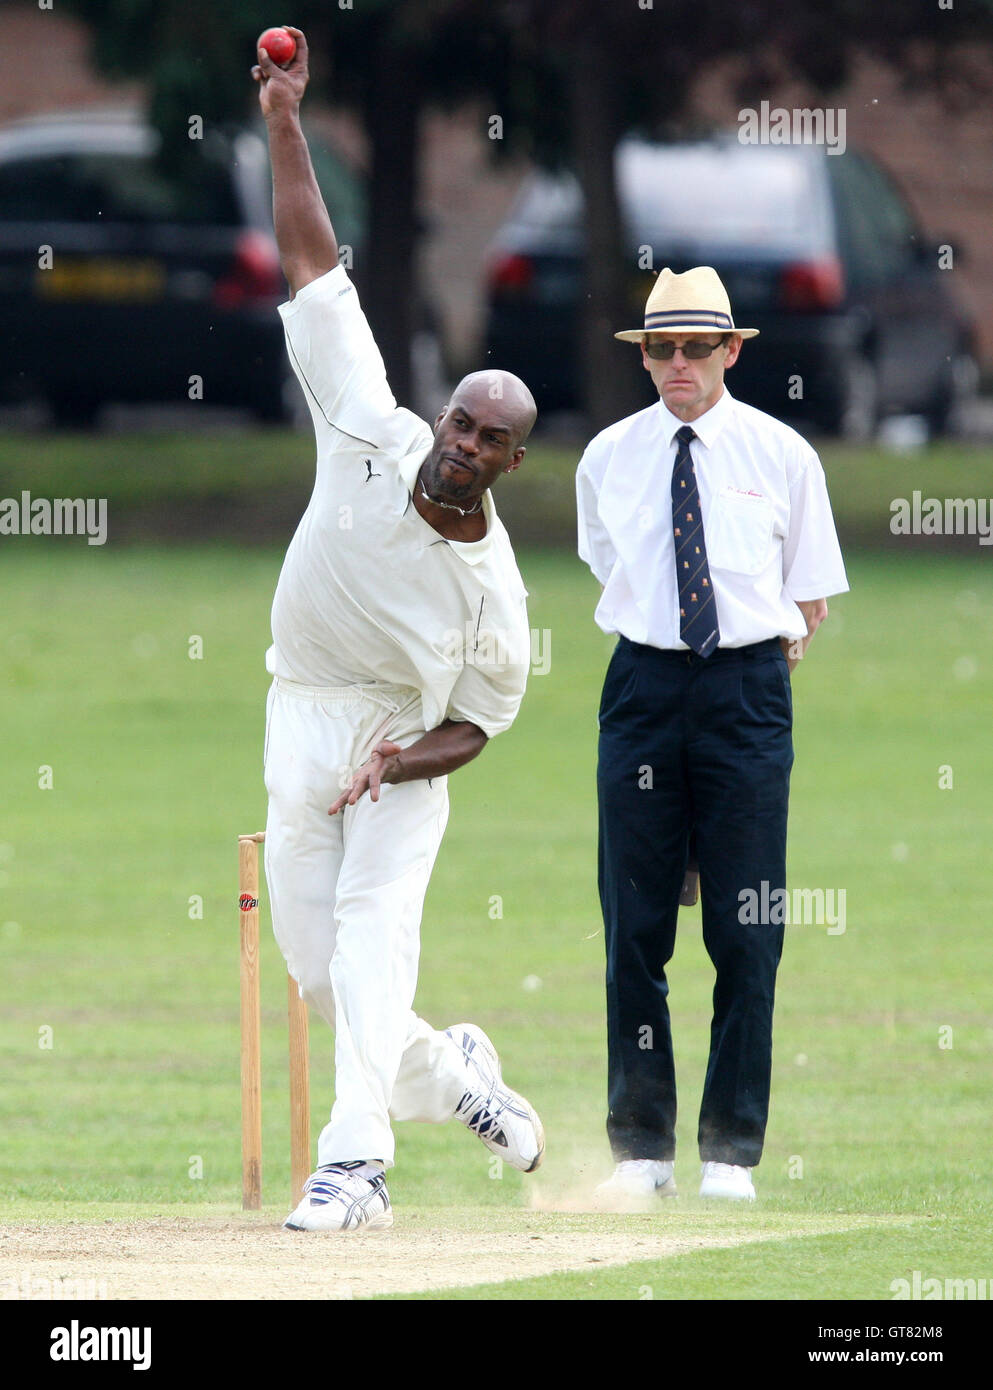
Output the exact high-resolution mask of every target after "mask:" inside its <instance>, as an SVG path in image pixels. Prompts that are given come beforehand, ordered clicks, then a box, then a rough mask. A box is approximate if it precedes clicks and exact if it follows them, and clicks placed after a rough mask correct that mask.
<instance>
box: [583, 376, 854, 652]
mask: <svg viewBox="0 0 993 1390" xmlns="http://www.w3.org/2000/svg"><path fill="white" fill-rule="evenodd" d="M684 423H685V422H684V421H682V420H680V419H678V418H677V417H676V416H675V415H673V414H672V412H671V411H670V410H669V409H668V408H667V407H666V405H665V404H664V402H663V401H662V400H661V399H660V400H659V401H658V402H657V403H656V404H655V405H651V406H649V407H648V409H647V410H642V411H639V412H638V414H637V415H631V416H629V417H628V418H627V419H626V420H620V421H619V422H618V423H617V424H615V425H611V426H610V427H609V428H608V429H606V430H603V431H602V433H600V434H598V435H597V436H596V438H595V439H593V440H592V441H591V443H590V444H589V446H588V448H587V449H586V452H585V453H584V454H583V457H582V459H581V460H580V464H579V469H578V472H577V475H576V490H577V508H578V513H579V554H580V556H581V558H582V559H583V560H585V561H586V563H587V564H588V565H589V567H590V569H591V570H592V571H593V573H594V575H595V576H596V577H597V579H598V580H599V581H600V583H601V584H602V585H603V593H602V595H601V596H600V602H599V604H598V606H597V610H596V615H595V616H596V621H597V624H598V625H599V626H600V627H601V628H602V629H603V630H604V632H617V633H621V634H622V635H623V636H625V637H627V638H629V639H630V640H631V641H632V642H641V643H645V644H647V645H649V646H652V647H662V648H676V649H680V650H683V651H686V650H687V646H686V643H685V642H683V641H682V639H681V638H680V635H679V595H678V590H677V587H676V560H675V551H674V542H673V535H672V495H671V491H670V488H671V482H672V469H673V465H674V463H675V461H676V449H677V441H676V438H675V434H676V431H677V430H678V429H680V428H682V426H683V424H684ZM692 428H693V430H694V431H695V432H696V434H697V436H698V437H697V438H696V439H694V440H693V441H692V442H691V444H690V453H691V455H692V457H693V464H694V468H695V471H696V480H697V487H698V489H699V492H700V510H701V514H702V517H703V533H704V538H705V541H706V547H707V561H708V564H709V566H710V575H711V579H712V581H713V586H714V597H715V599H716V602H717V621H718V625H719V626H720V630H721V641H720V645H721V646H722V647H743V646H748V645H749V644H750V643H752V642H762V641H765V640H766V639H768V638H770V637H806V635H807V624H806V622H805V621H804V617H803V614H802V613H801V612H800V609H799V608H798V607H797V602H796V601H797V600H798V599H818V598H827V597H829V596H830V595H831V594H841V593H844V592H845V591H846V590H847V589H848V579H847V577H846V575H845V566H844V562H843V561H842V558H841V548H840V546H839V545H838V536H837V532H836V531H835V526H834V518H833V517H832V515H831V503H830V501H829V499H828V493H827V485H826V483H825V479H824V469H823V468H822V467H821V463H820V460H819V459H818V457H817V455H816V453H815V452H814V450H813V449H812V448H811V447H810V445H809V444H808V443H807V442H806V440H805V439H803V438H802V437H801V436H800V435H799V434H797V432H796V430H793V429H790V427H789V426H788V425H784V424H782V422H781V421H779V420H776V419H774V418H773V417H772V416H771V415H766V414H764V413H763V412H762V411H760V410H755V409H754V408H753V407H752V406H749V405H744V404H743V403H742V402H741V401H736V400H735V399H734V397H733V396H732V395H731V394H730V392H729V391H728V389H727V387H726V386H725V388H724V392H723V394H722V395H721V397H720V399H719V400H718V401H717V403H716V405H714V406H712V407H711V408H710V410H708V411H707V412H706V413H705V414H704V415H701V416H700V418H699V419H698V420H694V421H692Z"/></svg>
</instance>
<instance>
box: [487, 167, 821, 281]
mask: <svg viewBox="0 0 993 1390" xmlns="http://www.w3.org/2000/svg"><path fill="white" fill-rule="evenodd" d="M617 177H618V193H619V195H620V200H621V205H622V209H623V213H624V217H625V220H626V222H627V229H628V234H629V238H630V240H631V241H632V243H633V244H634V245H641V244H644V245H649V246H665V245H668V246H673V245H675V246H680V247H683V246H685V247H687V248H689V247H694V246H701V245H706V246H707V247H715V248H718V249H719V248H721V247H726V248H728V250H729V251H737V252H740V251H741V250H742V249H743V248H748V249H749V250H751V251H755V250H762V251H765V252H768V253H769V254H770V255H775V254H779V253H783V252H788V253H793V252H796V251H804V252H810V251H816V250H819V249H821V248H822V247H823V246H824V245H825V244H826V242H827V240H828V239H829V236H830V204H829V201H828V194H827V190H826V188H825V184H824V180H823V178H822V177H821V176H820V173H819V168H818V160H817V158H816V157H811V155H810V152H808V151H796V150H792V149H783V148H772V147H768V146H742V145H738V144H737V143H736V142H731V141H728V142H727V143H726V144H724V143H720V144H706V145H700V144H688V145H685V146H679V145H676V146H653V145H646V144H642V143H641V142H638V141H627V142H625V143H623V144H622V145H621V146H620V148H619V150H618V161H617ZM582 209H583V197H582V191H581V189H580V186H579V183H578V181H577V180H576V179H575V178H574V177H573V176H572V175H571V174H566V175H539V176H537V178H536V179H535V180H534V181H533V182H532V183H531V185H530V187H529V188H528V190H527V191H526V193H525V194H524V196H523V198H522V200H521V202H520V204H519V206H518V207H517V209H516V210H515V214H514V223H515V225H516V227H517V228H518V229H519V231H520V232H522V233H523V234H524V235H525V236H530V237H534V236H535V235H537V236H540V237H541V238H542V239H544V240H547V241H548V242H549V243H558V244H559V245H560V246H562V247H565V246H567V245H568V244H569V243H570V242H572V241H573V240H574V239H575V237H576V236H578V234H579V233H580V229H581V226H582Z"/></svg>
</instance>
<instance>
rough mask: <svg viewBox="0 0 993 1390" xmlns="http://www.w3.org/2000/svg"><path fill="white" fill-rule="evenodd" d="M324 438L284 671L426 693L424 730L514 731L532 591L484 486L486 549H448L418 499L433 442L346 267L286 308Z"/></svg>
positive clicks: (284, 623) (288, 565)
mask: <svg viewBox="0 0 993 1390" xmlns="http://www.w3.org/2000/svg"><path fill="white" fill-rule="evenodd" d="M279 312H280V314H281V315H282V319H283V326H284V329H285V332H286V343H287V349H288V351H289V356H290V361H291V363H292V364H293V370H294V371H295V372H296V374H297V376H298V378H299V380H300V384H301V385H302V386H303V390H304V394H305V395H306V398H307V403H308V405H309V406H310V413H311V415H312V416H313V420H314V430H315V433H316V436H317V479H316V482H315V485H314V492H313V495H312V496H311V499H310V503H309V505H308V507H307V510H306V511H305V513H304V515H303V518H302V519H301V521H300V525H299V526H298V528H297V531H296V534H295V535H294V537H293V540H292V541H291V542H290V546H289V549H288V551H287V553H286V559H285V560H284V562H283V568H282V572H281V573H280V576H279V583H278V585H277V588H276V595H275V598H274V600H273V605H272V635H273V647H272V648H271V649H270V651H269V654H268V657H267V660H266V664H267V666H268V668H269V670H270V672H272V674H274V675H276V676H281V677H284V678H286V679H288V680H292V681H297V682H299V683H300V684H303V685H310V686H343V685H353V684H361V685H372V686H375V685H400V686H406V687H410V688H413V689H414V690H417V691H419V692H420V695H421V702H422V707H423V715H424V727H425V729H432V728H434V727H435V726H436V725H438V724H440V723H441V722H442V721H443V720H444V719H446V718H450V719H465V720H470V721H471V722H472V723H473V724H477V725H478V726H479V727H480V728H481V729H482V730H483V731H484V733H486V734H487V735H488V736H490V737H493V736H494V735H495V734H498V733H500V732H501V731H502V730H504V729H506V728H508V727H509V726H510V724H511V723H512V722H513V720H514V717H515V715H516V714H517V711H518V708H519V707H520V703H521V699H522V697H523V695H524V686H525V682H526V679H527V673H528V667H529V664H530V631H529V627H528V618H527V609H526V602H525V601H526V597H527V594H526V590H525V588H524V583H523V581H522V579H521V576H520V573H519V571H518V568H517V564H516V561H515V560H514V552H513V550H512V548H511V545H510V539H509V537H508V535H507V532H506V530H505V529H504V526H503V524H502V523H501V521H500V520H499V518H498V517H497V514H496V509H495V507H494V505H493V500H492V498H491V496H490V494H489V492H486V493H485V494H484V496H483V512H484V515H485V517H486V535H485V536H484V537H483V539H482V540H479V541H472V542H464V541H449V540H445V538H444V537H443V536H440V535H439V534H438V532H437V531H435V530H434V528H433V527H431V526H429V525H428V523H427V522H426V521H425V520H424V518H423V517H422V516H421V515H420V514H419V513H418V511H417V509H416V508H415V506H414V504H413V501H412V499H411V491H412V490H413V488H414V485H415V482H416V479H417V474H418V472H419V470H420V467H421V464H422V463H423V462H424V459H425V456H426V455H427V453H428V451H429V449H430V447H431V444H432V441H433V435H432V432H431V429H430V428H429V426H428V425H427V424H426V423H425V422H424V421H423V420H421V419H419V418H418V417H417V416H416V415H414V414H412V413H411V411H409V410H405V409H403V408H401V407H398V406H397V404H396V401H395V400H394V399H393V396H392V394H391V392H390V389H389V386H388V384H387V381H386V372H385V369H384V366H383V359H382V357H381V356H380V354H379V349H378V348H377V347H376V344H375V341H374V339H373V336H372V332H371V330H370V328H369V325H368V323H367V321H366V317H365V315H364V313H363V312H362V309H361V307H360V305H359V299H358V295H357V294H356V292H355V287H354V286H353V284H352V283H351V281H350V280H349V278H348V276H347V274H346V273H345V270H344V269H343V268H342V267H341V266H336V267H335V269H334V270H331V271H329V272H328V273H327V274H326V275H322V276H321V277H320V278H319V279H317V280H313V281H311V283H310V284H308V285H305V286H304V288H303V289H302V290H300V291H299V293H298V294H297V295H296V297H295V298H294V299H292V300H290V301H289V302H288V303H286V304H281V305H280V306H279Z"/></svg>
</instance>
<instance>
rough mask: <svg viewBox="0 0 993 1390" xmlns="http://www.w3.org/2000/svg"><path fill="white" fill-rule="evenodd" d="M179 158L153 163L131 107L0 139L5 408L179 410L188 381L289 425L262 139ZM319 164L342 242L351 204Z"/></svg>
mask: <svg viewBox="0 0 993 1390" xmlns="http://www.w3.org/2000/svg"><path fill="white" fill-rule="evenodd" d="M189 147H190V148H189V150H184V152H183V153H184V158H183V161H182V163H181V164H178V165H170V164H167V163H164V162H163V161H161V160H160V159H159V157H158V155H159V139H158V136H157V135H156V133H155V132H154V131H153V130H152V129H151V128H150V126H149V125H148V124H147V123H146V122H145V120H144V119H143V118H142V117H141V116H140V115H139V114H137V113H135V112H129V111H128V112H121V111H116V112H96V113H69V114H65V115H60V116H53V117H44V118H42V117H36V118H32V119H29V120H25V121H20V122H17V123H15V124H12V125H9V126H6V127H4V128H3V129H2V130H0V399H3V400H7V401H11V400H15V401H16V400H25V399H31V398H35V397H38V396H41V397H44V398H45V400H47V402H48V403H49V405H50V407H51V410H52V412H53V414H54V416H55V417H56V419H57V420H59V421H60V422H62V423H66V424H70V423H71V424H88V423H90V422H92V420H93V419H94V417H95V416H96V413H97V411H98V410H99V408H100V407H101V406H102V405H104V404H105V403H108V402H159V401H185V400H187V399H188V397H189V392H190V388H191V381H190V379H191V378H193V377H198V378H201V379H202V398H203V400H204V401H205V402H207V403H209V404H212V405H223V406H244V407H248V408H249V409H250V410H252V412H253V413H254V414H255V415H256V416H257V417H258V418H260V419H262V420H279V419H283V418H284V417H285V414H286V411H287V407H288V398H287V394H286V391H285V383H286V381H287V373H288V367H287V362H286V353H285V347H284V342H283V331H282V325H281V323H280V320H279V316H278V314H277V313H276V312H275V309H276V305H277V304H278V303H279V302H280V300H282V299H284V298H285V297H286V285H285V282H284V280H283V276H282V272H281V270H280V266H279V259H278V255H277V250H276V242H275V239H274V236H273V231H272V213H271V202H272V191H271V182H270V176H269V163H268V155H267V151H266V147H265V143H264V141H263V140H262V139H261V138H260V137H259V136H258V135H257V134H255V133H254V132H251V131H248V130H240V129H232V130H230V131H227V132H224V133H220V132H216V131H215V132H211V133H209V134H208V136H207V137H206V138H205V139H204V140H202V141H189ZM329 160H330V156H329V155H328V154H327V153H326V152H325V153H324V156H323V173H324V179H325V180H330V181H332V182H335V185H336V186H335V198H336V205H337V209H338V214H339V225H340V226H341V227H342V230H344V231H345V232H346V234H347V233H348V230H349V224H350V223H352V222H354V220H355V217H356V216H357V209H356V206H355V205H356V193H355V189H354V186H353V185H352V183H351V182H350V180H349V176H348V175H347V172H346V171H345V169H344V167H343V166H339V168H338V169H337V170H336V169H335V168H333V167H329ZM342 239H343V240H344V239H345V237H343V238H342ZM46 248H50V252H49V251H48V250H46ZM193 389H194V391H196V390H197V389H199V388H198V387H197V385H196V383H194V385H193Z"/></svg>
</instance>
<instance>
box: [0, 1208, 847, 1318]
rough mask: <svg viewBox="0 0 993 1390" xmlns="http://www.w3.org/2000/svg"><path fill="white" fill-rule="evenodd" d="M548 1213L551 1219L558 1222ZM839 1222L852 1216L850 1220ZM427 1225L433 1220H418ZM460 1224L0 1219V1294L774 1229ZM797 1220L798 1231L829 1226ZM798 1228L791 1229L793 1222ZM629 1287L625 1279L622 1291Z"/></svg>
mask: <svg viewBox="0 0 993 1390" xmlns="http://www.w3.org/2000/svg"><path fill="white" fill-rule="evenodd" d="M562 1224H563V1223H562V1219H561V1218H560V1227H561V1226H562ZM841 1224H859V1223H858V1219H857V1218H856V1219H855V1221H854V1222H851V1221H850V1222H847V1223H846V1222H843V1223H841ZM429 1225H432V1226H433V1227H434V1228H433V1229H427V1227H428V1226H429ZM581 1225H582V1223H580V1222H577V1221H576V1220H575V1218H573V1219H572V1220H569V1219H568V1218H566V1219H565V1222H564V1228H560V1229H558V1230H555V1231H549V1230H548V1229H547V1226H546V1228H545V1229H542V1230H539V1229H536V1226H537V1223H536V1222H535V1223H534V1225H532V1226H531V1228H530V1229H518V1230H510V1231H508V1230H489V1231H465V1230H457V1229H456V1230H453V1229H451V1228H450V1227H445V1226H444V1225H443V1224H442V1222H441V1221H437V1222H433V1221H432V1220H431V1217H430V1215H428V1214H425V1215H423V1216H421V1217H420V1218H419V1219H418V1218H413V1219H408V1220H404V1221H401V1219H400V1218H398V1220H397V1224H396V1226H394V1228H393V1229H392V1230H390V1231H382V1232H361V1233H359V1234H356V1235H350V1236H344V1237H342V1236H316V1237H314V1236H306V1235H302V1234H299V1233H293V1232H290V1231H284V1230H282V1229H281V1228H280V1227H279V1226H278V1225H275V1224H274V1223H273V1222H272V1221H271V1220H269V1219H267V1218H266V1217H265V1216H264V1215H263V1216H260V1217H259V1218H253V1217H248V1216H246V1217H241V1218H232V1219H230V1220H224V1219H214V1220H210V1219H208V1220H204V1219H194V1218H188V1217H167V1216H160V1217H152V1218H149V1219H147V1220H140V1221H122V1220H106V1221H102V1222H94V1223H90V1222H80V1223H72V1224H69V1225H61V1226H56V1225H50V1224H47V1223H40V1222H39V1223H30V1222H24V1223H18V1224H16V1225H14V1224H10V1225H6V1226H4V1227H2V1228H0V1299H11V1298H33V1299H38V1298H80V1297H84V1298H94V1297H96V1298H106V1299H131V1298H141V1299H198V1300H201V1299H348V1298H368V1297H369V1296H370V1295H373V1294H377V1293H379V1294H381V1293H401V1294H402V1293H414V1292H418V1291H422V1290H433V1289H445V1288H453V1287H457V1286H461V1287H466V1286H470V1285H479V1284H492V1283H499V1282H501V1281H502V1280H505V1279H521V1278H528V1277H530V1276H534V1275H541V1274H550V1273H553V1272H555V1271H561V1270H582V1269H589V1270H594V1269H596V1268H598V1267H603V1266H605V1265H618V1264H627V1263H629V1262H631V1261H635V1260H652V1259H664V1258H666V1257H668V1256H673V1255H676V1254H681V1253H683V1252H685V1251H690V1250H698V1249H704V1248H716V1247H721V1246H723V1247H728V1246H733V1245H740V1244H743V1243H745V1242H748V1241H755V1240H775V1239H782V1237H783V1235H784V1232H783V1231H782V1230H769V1231H760V1230H756V1231H752V1232H741V1231H737V1232H728V1231H707V1230H700V1231H697V1232H693V1233H692V1234H687V1233H685V1232H681V1233H679V1234H675V1233H668V1234H667V1233H665V1232H664V1230H663V1228H662V1223H661V1222H660V1221H658V1220H655V1219H653V1220H650V1221H647V1220H646V1221H637V1220H632V1222H631V1227H630V1229H628V1230H624V1231H621V1232H618V1231H593V1230H590V1229H586V1230H583V1229H581ZM838 1228H839V1222H838V1219H837V1218H835V1219H834V1221H831V1220H830V1219H829V1220H826V1221H824V1222H813V1223H809V1224H808V1223H804V1229H803V1232H802V1233H803V1234H806V1235H814V1234H820V1233H821V1231H827V1230H837V1229H838ZM796 1234H800V1232H796ZM635 1296H636V1290H634V1289H632V1297H635Z"/></svg>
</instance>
